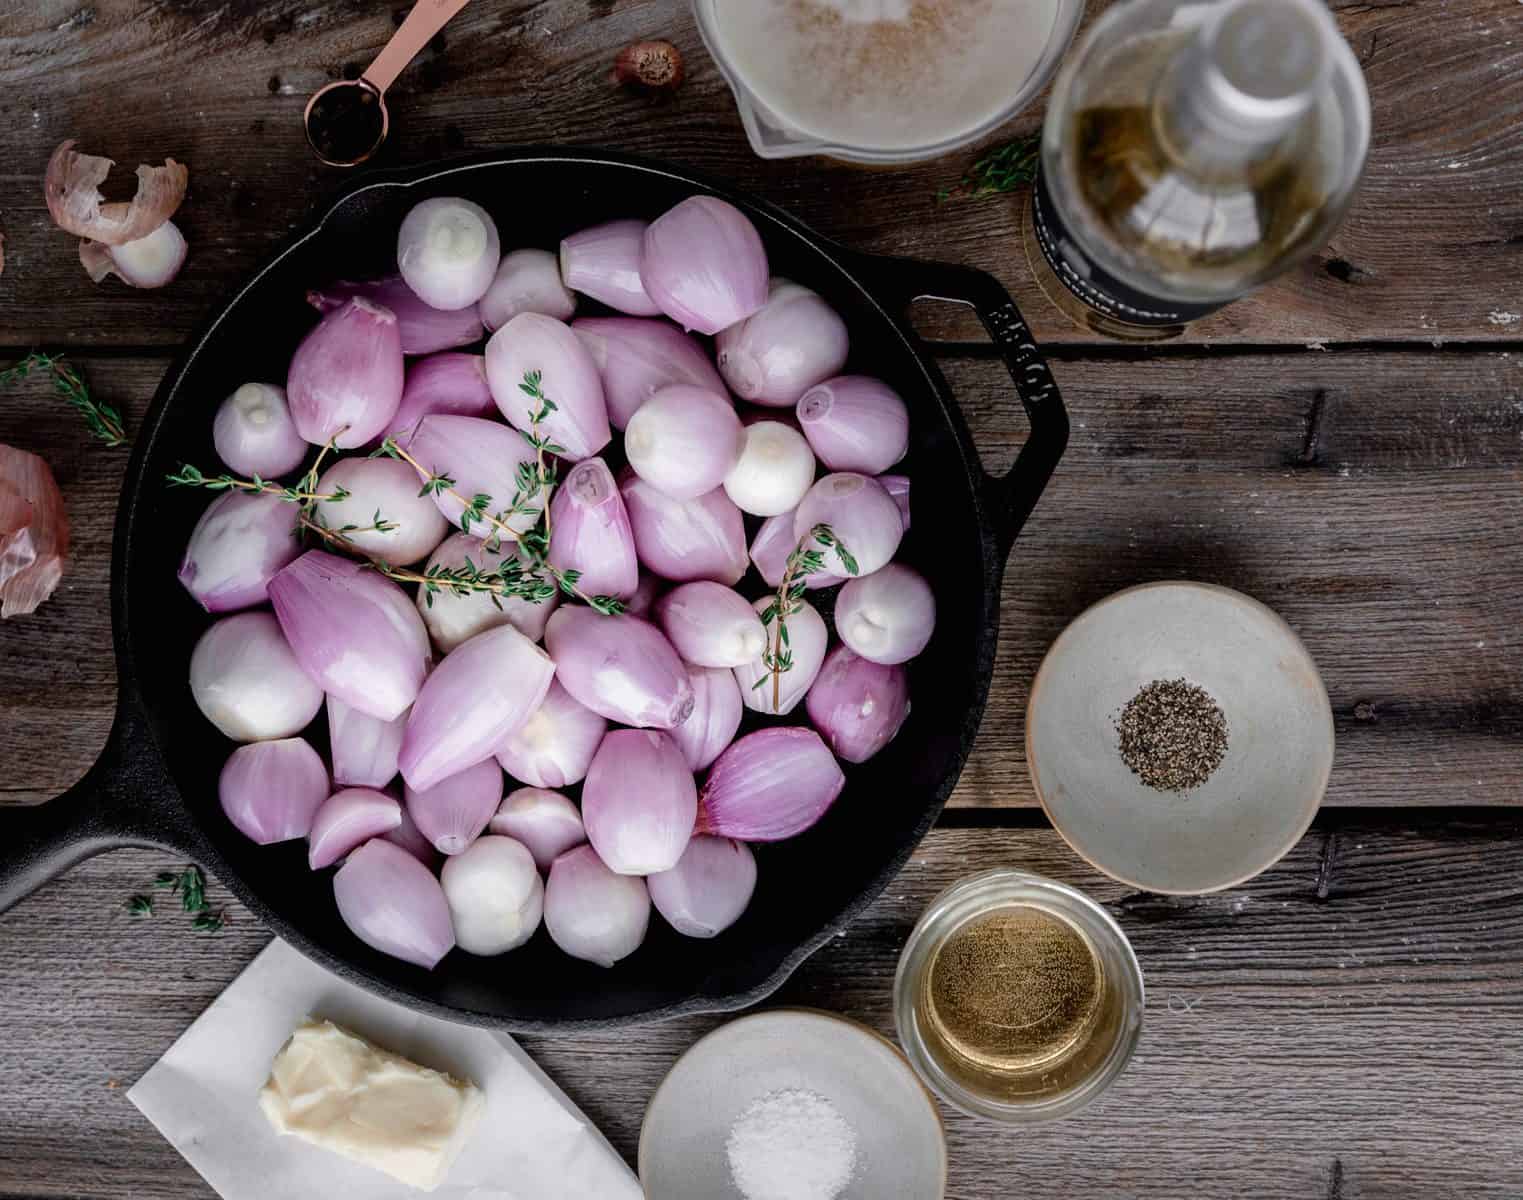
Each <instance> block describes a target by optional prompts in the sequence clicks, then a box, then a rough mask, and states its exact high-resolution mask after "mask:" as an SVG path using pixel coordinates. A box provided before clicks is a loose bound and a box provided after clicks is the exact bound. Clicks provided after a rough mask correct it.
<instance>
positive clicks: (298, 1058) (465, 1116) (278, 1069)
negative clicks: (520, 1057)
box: [259, 1020, 483, 1192]
mask: <svg viewBox="0 0 1523 1200" xmlns="http://www.w3.org/2000/svg"><path fill="white" fill-rule="evenodd" d="M259 1106H260V1107H261V1108H262V1109H263V1110H264V1114H265V1116H266V1117H268V1118H269V1121H270V1124H271V1125H273V1126H274V1127H275V1128H276V1129H277V1130H279V1131H280V1132H281V1133H290V1134H294V1135H295V1136H296V1137H299V1138H302V1139H303V1140H304V1141H308V1142H311V1143H312V1144H313V1145H315V1146H321V1147H323V1148H324V1149H325V1150H331V1151H333V1152H334V1153H335V1154H342V1155H343V1156H344V1157H345V1158H349V1159H353V1160H354V1161H355V1162H358V1163H363V1164H364V1165H365V1166H368V1167H374V1168H375V1169H376V1170H378V1171H385V1172H386V1174H388V1175H390V1176H392V1177H393V1178H395V1179H399V1180H401V1181H402V1182H403V1183H406V1184H410V1185H411V1186H413V1187H415V1188H421V1189H422V1190H423V1191H425V1192H431V1191H433V1190H434V1189H435V1188H436V1187H438V1186H439V1184H440V1183H442V1182H443V1181H444V1177H445V1176H446V1175H447V1174H448V1173H449V1169H450V1164H451V1163H453V1162H454V1161H455V1158H456V1156H457V1155H458V1154H459V1153H460V1150H461V1148H462V1147H463V1146H464V1145H465V1143H466V1140H467V1139H468V1138H469V1137H470V1135H471V1130H472V1129H473V1128H474V1127H475V1125H476V1122H477V1121H478V1120H479V1119H480V1117H481V1112H482V1108H483V1098H482V1094H481V1091H480V1090H479V1089H478V1088H477V1087H476V1086H475V1084H472V1083H465V1082H462V1081H460V1080H458V1079H453V1078H451V1077H450V1076H448V1075H445V1074H443V1073H442V1072H440V1071H432V1070H430V1069H429V1068H427V1067H420V1066H418V1065H417V1064H416V1063H413V1062H409V1061H408V1060H407V1059H405V1058H402V1057H401V1056H400V1055H397V1054H392V1053H391V1052H389V1051H387V1050H382V1049H380V1048H379V1047H377V1046H372V1045H371V1044H370V1043H369V1042H367V1041H365V1039H364V1038H360V1037H356V1036H355V1035H354V1034H352V1033H350V1032H348V1031H347V1030H344V1029H340V1028H339V1027H338V1026H337V1025H335V1024H333V1023H332V1022H331V1021H312V1020H308V1021H307V1022H305V1023H304V1024H302V1025H299V1026H298V1027H297V1028H296V1031H295V1032H294V1033H292V1034H291V1037H290V1040H289V1041H287V1042H286V1044H285V1045H284V1046H283V1047H281V1050H280V1053H279V1054H277V1055H276V1056H275V1061H274V1063H273V1065H272V1066H271V1067H270V1078H269V1081H268V1082H267V1083H266V1084H265V1085H264V1087H263V1088H262V1089H261V1090H260V1093H259Z"/></svg>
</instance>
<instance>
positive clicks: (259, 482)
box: [164, 463, 349, 507]
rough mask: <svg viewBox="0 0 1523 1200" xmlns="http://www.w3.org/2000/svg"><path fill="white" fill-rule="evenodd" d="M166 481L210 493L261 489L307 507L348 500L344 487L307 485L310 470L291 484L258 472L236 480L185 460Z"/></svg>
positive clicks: (176, 485)
mask: <svg viewBox="0 0 1523 1200" xmlns="http://www.w3.org/2000/svg"><path fill="white" fill-rule="evenodd" d="M164 478H165V480H166V481H168V483H169V484H170V485H171V486H174V487H200V488H206V489H208V490H209V491H213V492H225V491H229V490H236V491H240V492H263V493H264V494H265V495H266V496H274V497H276V498H277V499H280V500H284V501H286V502H287V503H289V504H300V505H302V506H303V507H306V506H308V505H311V504H315V503H317V502H318V501H319V500H325V501H330V502H336V501H339V500H347V499H348V498H349V493H348V492H346V491H345V490H344V489H343V488H338V489H337V490H335V491H332V492H318V491H316V490H315V489H316V486H317V485H316V483H315V482H313V483H311V484H310V486H309V482H308V481H309V480H310V479H311V473H309V474H307V475H304V476H302V479H301V481H300V482H299V483H296V484H294V485H291V486H287V485H285V484H280V483H275V482H273V481H272V480H269V479H262V478H260V476H258V475H254V476H251V477H250V478H248V479H239V478H238V477H237V476H236V475H227V474H223V475H203V474H202V473H201V469H200V468H199V467H193V466H191V464H190V463H185V464H184V465H183V466H182V467H181V468H180V469H179V470H178V471H176V472H175V473H174V474H173V475H166V476H164Z"/></svg>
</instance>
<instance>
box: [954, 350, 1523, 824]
mask: <svg viewBox="0 0 1523 1200" xmlns="http://www.w3.org/2000/svg"><path fill="white" fill-rule="evenodd" d="M1054 369H1055V372H1056V375H1057V378H1058V382H1059V384H1060V385H1061V386H1062V388H1063V391H1064V397H1065V399H1066V400H1067V402H1068V405H1069V408H1070V412H1071V415H1072V420H1073V434H1072V439H1071V441H1070V443H1069V448H1068V452H1067V454H1066V456H1065V457H1064V459H1063V462H1062V464H1061V465H1060V466H1059V468H1058V473H1057V476H1056V478H1055V479H1054V480H1053V482H1052V485H1051V487H1050V488H1049V490H1048V492H1047V493H1046V495H1045V496H1044V497H1043V499H1042V501H1041V504H1040V505H1039V507H1038V508H1037V511H1036V514H1035V516H1034V517H1033V519H1032V521H1031V522H1030V523H1029V524H1028V525H1027V527H1026V531H1025V533H1024V534H1023V535H1022V536H1021V539H1020V540H1019V541H1018V542H1017V543H1016V546H1015V552H1014V554H1013V555H1012V556H1011V560H1010V564H1009V568H1008V571H1007V574H1006V580H1005V590H1004V602H1003V611H1002V628H1001V634H1000V646H999V657H998V660H997V663H996V667H995V683H994V687H993V689H992V691H991V694H990V703H989V709H988V712H987V713H986V715H985V717H984V722H983V726H982V729H981V732H980V734H979V738H978V742H977V743H976V745H975V747H974V750H973V755H972V758H971V760H970V762H969V765H968V768H967V770H966V771H965V772H964V774H963V777H962V781H961V783H960V784H959V786H958V788H957V791H956V792H955V793H954V796H953V803H957V804H968V805H973V804H1029V803H1032V802H1033V801H1034V796H1033V793H1032V791H1031V785H1030V780H1029V777H1028V775H1027V772H1026V766H1025V746H1024V727H1025V726H1024V723H1025V712H1026V697H1027V688H1028V686H1029V684H1030V682H1031V679H1032V678H1033V676H1034V675H1035V673H1036V670H1037V667H1038V666H1039V665H1040V663H1041V659H1042V655H1043V654H1044V653H1045V652H1046V649H1047V647H1048V646H1049V645H1050V644H1051V643H1052V641H1053V639H1054V638H1056V637H1057V635H1058V634H1059V633H1060V632H1061V631H1062V629H1063V627H1064V626H1065V625H1066V624H1067V623H1068V622H1069V621H1070V620H1071V619H1072V618H1073V617H1074V616H1076V615H1078V613H1079V612H1081V611H1082V610H1083V609H1084V608H1086V607H1087V606H1088V605H1090V604H1091V603H1093V602H1094V601H1096V600H1099V599H1101V598H1102V597H1104V596H1106V595H1108V594H1110V593H1111V592H1113V591H1116V590H1119V589H1120V588H1123V587H1126V586H1129V585H1131V584H1134V583H1142V582H1147V581H1149V580H1155V579H1182V578H1187V579H1196V580H1202V581H1205V582H1211V583H1220V584H1224V585H1226V586H1228V587H1234V588H1237V589H1239V590H1241V591H1244V592H1247V593H1248V594H1250V595H1252V596H1255V597H1257V598H1258V599H1260V600H1262V601H1264V602H1265V603H1266V604H1268V605H1270V606H1271V607H1272V608H1274V609H1276V610H1277V611H1279V612H1280V613H1281V615H1282V616H1284V617H1285V619H1286V620H1287V621H1289V622H1290V624H1291V625H1292V626H1293V627H1294V628H1295V629H1296V630H1297V631H1298V632H1299V633H1300V635H1301V637H1302V638H1303V640H1304V641H1305V642H1306V644H1307V646H1308V648H1309V649H1310V650H1311V653H1312V655H1313V657H1314V658H1315V659H1316V661H1317V663H1318V665H1319V667H1320V668H1321V671H1322V674H1323V678H1324V679H1325V681H1326V683H1327V687H1328V692H1329V695H1330V697H1331V699H1332V703H1333V709H1334V712H1335V715H1336V717H1337V732H1338V752H1337V758H1336V760H1335V763H1334V768H1333V777H1332V781H1331V784H1330V787H1329V791H1328V795H1327V802H1328V803H1329V804H1337V805H1362V804H1370V805H1373V804H1515V803H1517V802H1518V799H1519V796H1520V794H1523V793H1520V787H1519V784H1520V782H1523V673H1520V667H1519V664H1520V663H1523V656H1520V653H1519V651H1520V649H1523V635H1520V633H1519V616H1520V612H1519V608H1518V603H1519V597H1520V596H1523V560H1520V558H1519V555H1518V553H1517V539H1518V536H1519V531H1520V530H1523V492H1520V489H1519V484H1520V483H1523V356H1520V355H1517V354H1496V355H1492V354H1483V355H1468V354H1432V353H1410V354H1400V355H1383V356H1379V357H1371V356H1367V355H1364V354H1352V353H1351V354H1310V355H1306V356H1304V357H1300V358H1293V359H1292V358H1264V357H1260V356H1251V355H1249V356H1234V357H1224V358H1223V359H1222V360H1221V361H1216V360H1212V359H1198V358H1193V357H1161V358H1153V357H1147V356H1143V357H1141V358H1139V359H1138V360H1137V361H1109V362H1094V361H1076V362H1066V361H1065V362H1059V363H1057V364H1055V368H1054ZM953 376H954V379H955V385H956V388H957V390H958V391H959V393H960V396H961V398H962V402H963V405H964V408H965V409H966V410H967V411H968V413H969V419H970V424H971V425H972V427H973V430H974V434H975V437H976V439H977V440H978V441H979V442H980V444H981V445H982V446H983V447H984V449H985V452H986V454H987V456H988V461H989V463H990V465H992V466H997V467H1000V468H1002V467H1003V464H1004V463H1007V462H1009V461H1010V459H1011V458H1012V457H1013V454H1014V447H1015V445H1016V444H1018V441H1019V438H1020V436H1021V432H1022V430H1023V428H1024V426H1023V423H1022V421H1021V418H1020V416H1019V413H1018V410H1015V409H1014V404H1013V397H1012V396H1011V395H1010V388H1009V383H1008V381H1007V380H1005V379H1004V378H1003V374H1002V371H1001V370H1000V369H999V368H998V367H997V366H996V364H994V363H982V364H957V368H956V370H954V372H953Z"/></svg>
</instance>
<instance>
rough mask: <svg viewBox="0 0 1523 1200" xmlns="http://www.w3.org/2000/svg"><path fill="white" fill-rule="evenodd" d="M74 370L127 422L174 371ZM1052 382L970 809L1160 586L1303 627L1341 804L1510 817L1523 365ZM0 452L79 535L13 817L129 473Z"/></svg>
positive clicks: (3, 650)
mask: <svg viewBox="0 0 1523 1200" xmlns="http://www.w3.org/2000/svg"><path fill="white" fill-rule="evenodd" d="M80 361H81V362H82V363H83V364H84V369H85V370H86V372H87V373H88V375H89V377H90V378H91V379H92V381H93V382H94V383H95V386H96V387H97V388H98V389H99V390H100V393H101V394H102V395H103V396H107V397H110V398H112V399H116V400H120V401H122V402H123V403H124V404H125V407H126V410H127V414H128V418H129V424H130V423H132V422H135V421H136V420H137V419H138V418H139V417H140V416H141V414H142V411H143V409H144V407H145V406H146V404H147V401H148V398H149V397H150V395H151V393H152V391H153V389H154V388H155V387H156V386H157V384H158V380H159V377H160V375H161V373H162V371H163V369H164V363H163V361H162V360H159V359H137V358H121V359H118V358H110V359H107V358H91V359H81V360H80ZM948 370H949V372H950V374H951V376H952V380H953V384H954V388H955V390H956V391H957V393H958V394H959V396H960V398H961V400H962V403H963V406H964V409H965V411H966V412H967V415H968V419H969V424H970V426H971V428H972V430H973V434H974V437H975V439H976V440H977V442H978V443H979V444H980V446H982V447H983V448H984V450H985V452H986V455H987V464H988V466H989V467H990V469H991V470H1000V469H1003V468H1004V465H1005V464H1006V463H1008V462H1009V461H1010V460H1011V459H1012V458H1013V456H1014V452H1015V448H1016V446H1017V445H1018V444H1019V440H1020V437H1021V432H1022V429H1023V425H1022V422H1021V419H1020V417H1019V414H1018V412H1017V411H1016V409H1015V407H1014V402H1013V398H1012V396H1011V395H1010V388H1009V383H1008V380H1006V379H1005V378H1004V376H1003V374H1002V370H1001V368H1000V367H999V366H998V365H997V364H996V363H994V362H992V361H988V360H955V361H953V362H951V363H949V364H948ZM1055 370H1056V372H1057V375H1058V379H1059V382H1060V383H1061V385H1062V386H1063V388H1064V394H1065V397H1066V399H1067V402H1068V404H1069V407H1070V410H1071V412H1072V417H1073V438H1072V442H1071V444H1070V447H1069V450H1068V454H1067V456H1066V457H1065V459H1064V461H1063V464H1062V466H1061V467H1060V469H1059V472H1058V475H1057V477H1056V479H1055V480H1054V481H1053V484H1052V486H1051V488H1050V490H1049V491H1048V493H1047V495H1046V496H1045V497H1044V498H1043V500H1042V503H1041V505H1040V506H1039V507H1038V509H1037V512H1036V515H1035V517H1034V518H1033V519H1032V521H1031V523H1030V524H1029V525H1028V526H1027V529H1026V532H1025V533H1024V534H1023V535H1022V537H1021V539H1020V541H1019V542H1018V543H1017V545H1016V549H1015V553H1014V555H1013V556H1012V559H1011V564H1010V569H1009V571H1008V573H1007V577H1006V581H1005V592H1004V617H1003V624H1002V629H1001V635H1000V646H999V657H998V661H997V663H996V667H995V676H994V683H993V687H992V690H991V694H990V702H989V709H988V712H987V714H986V716H985V718H984V723H983V728H982V731H981V732H980V735H979V739H978V742H977V744H976V745H975V747H974V750H973V754H972V757H971V759H970V761H969V763H968V767H967V769H966V770H965V772H964V774H963V777H962V780H961V782H960V783H959V785H958V787H957V790H956V791H955V792H954V793H953V797H952V804H953V805H954V806H959V807H976V806H991V805H1029V804H1032V803H1033V802H1034V797H1033V795H1032V792H1031V787H1030V782H1029V780H1028V777H1027V773H1026V765H1025V757H1024V754H1025V751H1024V744H1023V729H1024V722H1025V705H1026V694H1027V687H1028V685H1029V683H1030V681H1031V679H1032V677H1033V675H1034V674H1035V672H1036V669H1037V666H1038V665H1039V663H1040V662H1041V657H1042V655H1043V653H1044V652H1045V651H1046V648H1047V646H1048V645H1049V644H1050V643H1051V642H1052V640H1053V639H1054V638H1055V637H1056V636H1057V635H1058V633H1059V632H1060V631H1061V630H1062V628H1063V626H1064V625H1065V624H1067V622H1068V621H1069V620H1070V619H1072V618H1073V617H1074V616H1075V615H1077V614H1078V612H1079V611H1081V610H1082V609H1083V608H1084V607H1086V606H1087V605H1088V604H1090V603H1092V602H1093V601H1095V600H1098V599H1100V598H1101V597H1102V596H1104V595H1107V594H1109V593H1110V592H1112V591H1115V590H1117V589H1119V588H1121V587H1125V586H1127V585H1129V584H1132V583H1138V582H1143V581H1146V580H1150V579H1164V578H1194V579H1204V580H1207V581H1210V582H1216V583H1222V584H1226V585H1228V586H1231V587H1236V588H1239V589H1241V590H1243V591H1246V592H1249V593H1250V594H1252V595H1255V596H1257V597H1259V598H1260V599H1262V600H1264V601H1265V602H1266V603H1268V604H1270V605H1271V606H1273V607H1275V608H1276V609H1278V610H1279V611H1280V612H1281V613H1282V614H1283V615H1284V616H1285V617H1286V619H1287V620H1289V621H1290V622H1291V624H1292V625H1293V626H1295V627H1296V629H1298V630H1299V631H1300V633H1301V635H1302V637H1303V638H1304V639H1305V640H1306V642H1307V645H1308V646H1309V647H1310V649H1311V651H1312V654H1313V655H1314V656H1315V657H1316V659H1317V661H1318V663H1319V664H1320V666H1321V668H1322V671H1323V674H1324V677H1325V678H1326V680H1327V684H1328V688H1329V692H1330V694H1331V696H1332V700H1333V706H1334V709H1335V712H1336V714H1337V718H1338V736H1339V750H1338V758H1337V762H1336V765H1335V769H1334V773H1333V780H1332V785H1331V789H1330V791H1329V794H1328V802H1329V803H1330V804H1336V805H1373V804H1411V805H1430V804H1513V803H1516V802H1517V800H1518V797H1519V794H1520V784H1523V675H1520V673H1519V663H1520V662H1523V656H1520V653H1519V650H1520V648H1523V646H1520V637H1523V635H1520V634H1519V632H1518V631H1519V628H1520V621H1519V618H1520V616H1523V611H1520V607H1519V605H1520V599H1519V598H1520V597H1523V560H1520V559H1519V556H1518V553H1517V550H1516V541H1517V538H1518V533H1519V530H1520V529H1523V491H1520V488H1519V483H1520V482H1523V354H1513V353H1508V352H1503V353H1495V354H1491V353H1488V354H1464V353H1448V354H1433V353H1402V354H1394V353H1382V354H1370V353H1329V354H1306V355H1300V356H1296V357H1270V356H1262V355H1223V356H1220V358H1219V360H1218V358H1217V357H1207V358H1199V357H1190V356H1173V355H1165V356H1150V355H1144V356H1141V357H1139V358H1138V359H1137V360H1136V361H1130V360H1128V361H1112V360H1109V359H1098V360H1096V359H1084V360H1080V361H1061V362H1058V363H1057V364H1055ZM1313 418H1314V419H1313ZM0 441H11V442H14V443H16V444H18V445H21V446H23V447H25V448H30V449H35V450H37V451H38V452H40V453H42V454H43V455H44V456H45V457H47V458H48V459H49V461H50V462H52V463H53V464H54V466H55V469H56V470H57V472H58V474H59V481H60V484H61V486H62V487H63V489H64V492H65V497H66V499H67V501H68V504H69V510H70V513H71V516H72V519H73V520H74V524H75V536H76V547H77V549H76V551H75V553H74V555H73V558H72V561H71V565H70V569H69V573H68V574H67V575H66V576H65V585H64V588H63V589H62V590H61V591H60V592H59V594H58V595H57V596H55V597H54V598H53V599H52V600H51V601H49V602H48V604H46V605H45V606H44V607H43V608H41V609H40V610H39V611H38V612H37V613H36V614H34V615H33V616H31V617H28V618H26V619H24V620H15V621H8V622H6V623H5V624H4V625H0V661H3V662H4V663H5V664H6V676H7V679H6V683H7V686H6V688H5V690H4V693H3V695H0V762H5V763H6V764H7V770H6V772H5V775H6V780H5V783H4V784H3V785H0V802H3V800H4V799H6V798H9V799H10V800H11V801H12V802H36V801H40V800H43V799H46V798H48V797H50V796H53V795H55V794H57V793H58V792H60V791H62V790H63V789H64V788H65V787H66V786H67V785H68V784H69V783H71V782H72V781H73V780H74V779H76V778H78V776H79V775H80V774H81V773H82V772H83V771H84V769H85V767H86V766H88V764H89V762H90V760H91V759H92V758H93V757H94V755H95V753H96V752H97V751H98V749H99V747H100V745H102V744H103V742H104V739H105V733H106V729H107V727H108V725H109V722H110V716H111V712H112V704H113V695H114V691H113V689H114V686H115V683H114V678H115V677H114V669H113V666H112V663H111V661H110V656H109V654H108V653H107V652H106V647H107V645H108V644H109V636H108V614H107V611H106V601H107V575H108V566H109V563H108V558H109V539H110V528H111V517H112V514H113V510H114V507H115V503H116V496H117V492H118V489H119V487H120V474H121V471H122V470H123V468H124V466H125V462H126V458H125V454H124V453H123V452H121V451H111V450H107V449H105V448H104V447H101V446H99V445H97V444H95V443H91V442H89V441H88V440H87V437H86V435H85V433H84V430H83V428H82V427H81V426H80V425H79V424H78V421H77V418H76V417H75V416H74V414H73V413H72V412H70V411H68V410H67V409H61V408H59V407H58V406H57V405H56V403H55V402H54V401H53V400H52V399H51V398H50V397H49V395H48V393H47V391H46V389H45V387H44V386H43V385H41V384H26V385H23V386H20V387H16V388H13V389H11V390H9V391H7V392H4V393H0ZM60 728H67V729H69V730H70V731H71V733H70V737H69V738H68V739H66V740H64V741H63V742H62V744H60V739H59V738H58V737H57V731H58V730H59V729H60ZM42 747H47V750H46V752H45V753H44V752H43V750H42Z"/></svg>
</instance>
